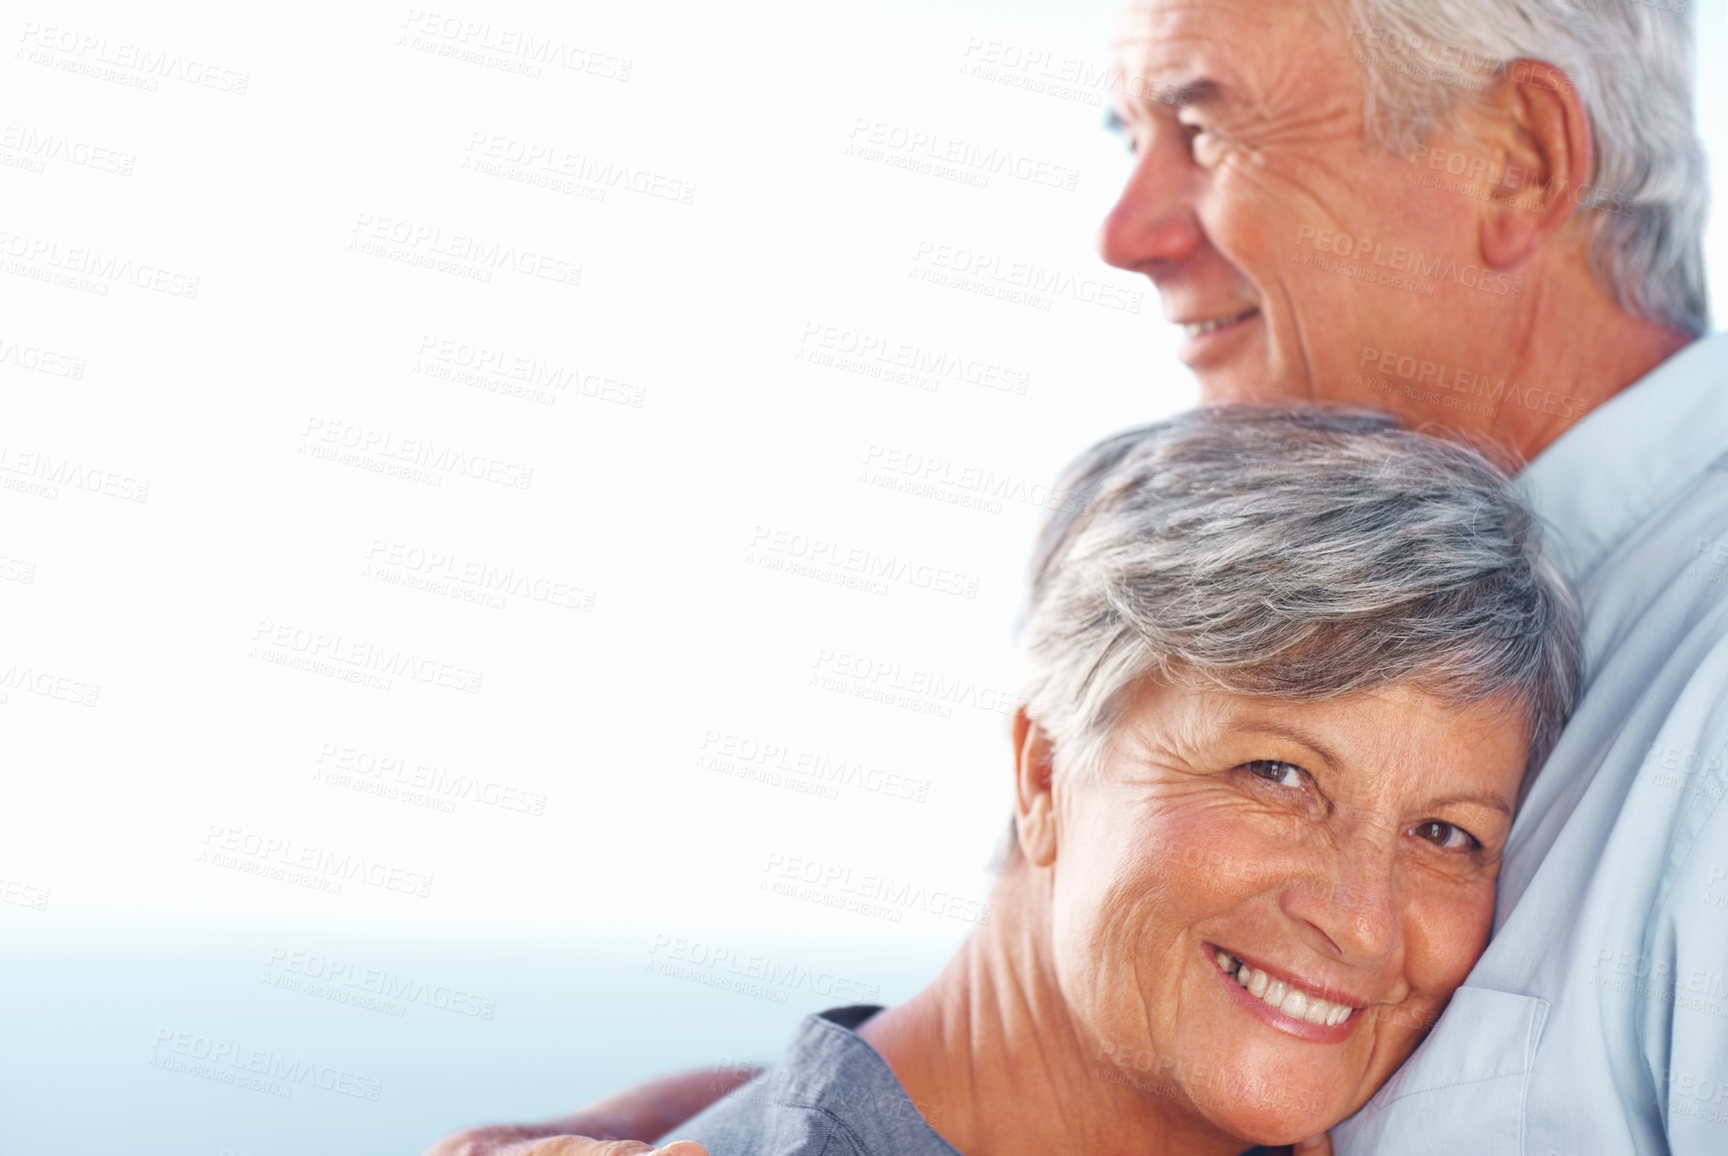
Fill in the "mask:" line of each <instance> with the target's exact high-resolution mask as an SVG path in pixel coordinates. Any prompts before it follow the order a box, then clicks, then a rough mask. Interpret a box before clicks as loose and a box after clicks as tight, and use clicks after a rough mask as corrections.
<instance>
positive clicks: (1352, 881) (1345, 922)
mask: <svg viewBox="0 0 1728 1156" xmlns="http://www.w3.org/2000/svg"><path fill="white" fill-rule="evenodd" d="M1283 902H1284V911H1285V913H1286V914H1287V915H1289V916H1290V917H1291V918H1293V919H1295V920H1297V921H1299V922H1301V923H1305V924H1307V925H1309V926H1310V927H1311V928H1312V929H1314V931H1315V932H1317V933H1318V935H1319V936H1320V937H1321V938H1323V939H1324V940H1325V942H1324V943H1323V944H1317V945H1316V946H1320V947H1322V948H1323V949H1328V950H1330V951H1331V953H1333V954H1334V955H1336V956H1337V957H1338V958H1339V959H1341V960H1343V961H1344V962H1347V963H1377V962H1379V961H1380V960H1383V959H1385V958H1386V957H1387V956H1389V955H1391V954H1392V953H1393V952H1394V951H1396V950H1397V949H1398V946H1399V944H1400V943H1401V942H1402V938H1403V923H1402V920H1401V919H1400V914H1399V880H1398V858H1397V846H1396V841H1395V839H1391V838H1380V837H1366V836H1363V837H1357V838H1352V839H1347V840H1345V841H1343V842H1342V843H1341V844H1340V845H1339V846H1338V847H1337V849H1336V850H1335V852H1334V853H1333V854H1331V855H1329V856H1327V857H1326V864H1325V866H1324V867H1323V868H1321V869H1320V870H1318V871H1316V872H1315V873H1314V874H1312V875H1310V876H1309V877H1308V878H1306V879H1303V880H1300V881H1297V882H1295V883H1293V884H1292V885H1291V886H1289V887H1287V888H1285V889H1284V900H1283Z"/></svg>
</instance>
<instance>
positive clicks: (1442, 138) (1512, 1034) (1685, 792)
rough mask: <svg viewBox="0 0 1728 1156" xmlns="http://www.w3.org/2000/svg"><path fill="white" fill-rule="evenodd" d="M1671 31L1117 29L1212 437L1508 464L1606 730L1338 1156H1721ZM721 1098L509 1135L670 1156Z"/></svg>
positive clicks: (1676, 73)
mask: <svg viewBox="0 0 1728 1156" xmlns="http://www.w3.org/2000/svg"><path fill="white" fill-rule="evenodd" d="M1676 8H1681V9H1683V8H1684V5H1683V4H1674V3H1649V2H1644V0H1588V2H1584V0H1456V2H1454V3H1448V4H1439V3H1436V2H1434V0H1279V2H1278V3H1276V4H1269V3H1266V2H1265V0H1144V2H1139V3H1133V4H1131V5H1130V6H1129V7H1128V8H1126V9H1125V10H1124V13H1123V17H1122V24H1121V27H1120V31H1119V33H1118V38H1117V42H1116V49H1115V51H1116V56H1117V64H1118V66H1119V81H1120V83H1119V85H1118V91H1117V93H1116V100H1115V106H1116V113H1115V115H1116V118H1117V120H1118V122H1119V123H1120V126H1121V128H1122V130H1123V132H1124V134H1125V135H1126V137H1127V140H1128V143H1129V145H1130V147H1131V148H1132V150H1133V152H1134V154H1135V158H1136V161H1135V166H1134V169H1133V173H1132V176H1131V177H1130V178H1129V181H1128V185H1127V187H1126V188H1125V189H1124V191H1123V194H1122V196H1121V199H1120V201H1119V203H1118V204H1117V205H1116V207H1115V208H1114V209H1113V210H1112V212H1111V213H1110V216H1109V218H1108V220H1107V221H1106V222H1105V225H1104V229H1103V236H1102V249H1103V253H1104V256H1105V258H1106V259H1107V260H1108V261H1109V262H1110V263H1111V264H1113V265H1116V266H1119V267H1121V268H1124V269H1129V270H1133V271H1136V272H1141V273H1144V274H1146V275H1147V276H1148V277H1150V278H1151V279H1152V280H1153V282H1154V283H1155V284H1156V285H1157V286H1158V289H1159V292H1160V293H1161V295H1162V297H1163V301H1164V309H1165V315H1166V317H1167V318H1168V319H1169V320H1170V321H1172V322H1174V323H1176V324H1179V325H1182V326H1183V327H1184V328H1185V330H1186V332H1187V341H1186V343H1185V344H1184V345H1183V347H1182V350H1181V357H1182V360H1183V361H1184V362H1185V363H1187V364H1188V366H1189V367H1190V368H1192V369H1193V371H1194V372H1195V374H1196V375H1197V376H1198V378H1199V381H1200V385H1201V391H1202V398H1203V401H1204V402H1206V403H1218V402H1226V401H1286V400H1290V399H1312V400H1316V401H1322V400H1323V401H1351V402H1366V403H1370V404H1375V405H1379V406H1381V407H1384V408H1387V409H1390V410H1392V411H1393V412H1395V413H1397V414H1399V415H1400V416H1401V417H1402V418H1403V419H1404V420H1405V421H1407V422H1408V423H1409V424H1411V425H1413V426H1417V427H1419V428H1424V429H1428V430H1430V431H1432V432H1435V433H1438V434H1442V435H1444V436H1452V437H1462V438H1466V439H1469V440H1471V441H1474V442H1476V443H1477V444H1489V445H1496V446H1499V447H1501V449H1502V451H1503V452H1504V453H1505V454H1506V455H1507V456H1508V458H1509V460H1510V462H1511V463H1512V464H1514V465H1521V464H1523V463H1528V465H1527V467H1526V468H1524V470H1523V474H1522V476H1523V481H1524V485H1525V487H1526V490H1527V493H1528V495H1529V497H1530V499H1531V501H1532V502H1533V503H1534V504H1535V505H1536V507H1537V508H1538V509H1539V510H1540V511H1541V512H1542V514H1543V515H1544V516H1545V517H1546V518H1547V520H1548V521H1549V523H1550V525H1551V527H1552V531H1553V534H1552V537H1553V538H1554V539H1556V540H1557V541H1556V547H1557V549H1558V551H1559V552H1560V553H1561V555H1562V556H1563V559H1564V561H1565V563H1566V565H1567V567H1568V569H1569V570H1570V571H1571V576H1572V577H1573V579H1574V580H1575V581H1576V582H1577V584H1578V587H1579V590H1580V594H1581V598H1582V604H1583V609H1584V614H1585V653H1586V659H1587V667H1588V671H1587V678H1588V683H1587V688H1586V693H1585V695H1584V698H1583V700H1582V702H1581V704H1580V707H1579V709H1578V712H1577V714H1576V715H1575V717H1574V718H1573V720H1572V722H1571V723H1570V725H1569V726H1568V727H1567V729H1566V732H1565V734H1564V735H1563V737H1562V738H1561V741H1560V743H1559V745H1558V747H1557V748H1556V749H1555V751H1554V753H1553V755H1552V757H1551V758H1550V759H1549V761H1548V762H1547V764H1546V766H1545V768H1544V769H1543V771H1542V773H1541V774H1540V775H1539V776H1538V777H1537V779H1536V781H1535V783H1534V786H1533V787H1532V789H1531V791H1530V794H1529V797H1528V800H1527V802H1526V804H1525V806H1524V809H1523V811H1522V813H1521V814H1520V816H1519V818H1518V821H1517V824H1516V826H1515V828H1514V830H1513V833H1512V836H1511V840H1510V842H1509V845H1508V849H1507V852H1506V856H1505V859H1504V865H1503V869H1502V872H1501V875H1500V881H1499V892H1498V894H1499V902H1498V908H1497V912H1496V916H1495V933H1494V937H1493V940H1492V942H1491V943H1490V944H1489V947H1488V950H1487V952H1486V954H1484V955H1483V956H1482V958H1481V960H1480V961H1479V963H1478V964H1477V965H1476V967H1475V969H1474V970H1473V971H1472V972H1471V974H1470V977H1469V979H1468V980H1467V981H1466V982H1465V984H1464V986H1463V987H1461V988H1459V989H1458V991H1457V993H1456V994H1455V996H1454V997H1453V999H1452V1002H1451V1004H1450V1006H1449V1007H1448V1008H1447V1010H1446V1012H1445V1014H1444V1015H1443V1016H1442V1018H1441V1019H1440V1021H1439V1022H1438V1024H1437V1025H1436V1026H1435V1028H1434V1030H1433V1032H1432V1033H1431V1034H1430V1035H1429V1037H1428V1039H1427V1040H1426V1041H1425V1042H1424V1043H1423V1044H1422V1045H1421V1047H1420V1048H1418V1050H1417V1051H1416V1053H1415V1054H1414V1055H1413V1056H1412V1058H1411V1059H1410V1061H1409V1062H1408V1063H1407V1064H1406V1065H1405V1066H1404V1067H1403V1068H1402V1069H1401V1070H1400V1071H1399V1072H1398V1073H1397V1074H1395V1075H1394V1076H1393V1077H1392V1079H1391V1080H1390V1081H1389V1082H1388V1083H1387V1084H1386V1086H1385V1087H1384V1088H1383V1089H1382V1090H1381V1091H1380V1093H1379V1094H1377V1095H1376V1096H1375V1097H1374V1098H1373V1099H1372V1100H1371V1101H1370V1102H1369V1103H1368V1105H1367V1106H1366V1107H1365V1108H1363V1109H1362V1110H1361V1111H1360V1112H1359V1113H1358V1114H1357V1115H1356V1116H1355V1117H1353V1118H1352V1119H1351V1120H1349V1121H1347V1122H1346V1123H1345V1124H1343V1125H1341V1126H1340V1127H1339V1128H1338V1129H1337V1130H1336V1131H1335V1132H1334V1136H1333V1140H1334V1142H1335V1143H1336V1146H1337V1149H1338V1151H1339V1152H1341V1153H1398V1154H1400V1156H1418V1154H1422V1153H1447V1154H1456V1153H1463V1152H1468V1153H1472V1154H1477V1153H1498V1152H1506V1153H1528V1154H1531V1156H1559V1154H1565V1156H1573V1154H1583V1153H1600V1152H1640V1153H1658V1152H1674V1153H1684V1154H1693V1153H1697V1154H1705V1153H1709V1154H1713V1156H1719V1154H1720V1153H1723V1152H1728V979H1725V977H1728V809H1724V808H1723V806H1722V805H1721V803H1722V798H1723V796H1724V795H1725V794H1728V701H1725V700H1728V345H1724V343H1723V341H1722V339H1720V338H1710V339H1704V340H1700V339H1699V335H1700V334H1701V333H1702V332H1703V330H1704V329H1705V326H1706V303H1705V296H1704V289H1703V261H1702V252H1701V235H1702V232H1703V222H1704V213H1705V202H1706V196H1705V189H1704V178H1703V162H1702V157H1701V150H1700V146H1699V144H1698V141H1697V140H1696V138H1695V134H1694V130H1693V126H1692V94H1691V83H1690V81H1691V72H1692V47H1691V32H1690V26H1689V21H1688V18H1687V17H1686V16H1684V15H1679V14H1676V12H1675V11H1674V10H1675V9H1676ZM723 1090H725V1087H724V1086H723V1085H721V1084H717V1083H710V1082H701V1083H697V1084H692V1083H690V1082H686V1083H684V1084H679V1085H674V1086H673V1088H672V1090H670V1091H668V1090H667V1089H666V1088H661V1089H658V1090H654V1089H647V1090H644V1092H643V1093H638V1096H642V1097H644V1098H642V1099H638V1100H637V1101H634V1102H632V1103H628V1104H625V1105H623V1106H622V1107H623V1109H624V1110H623V1111H622V1112H620V1110H619V1109H620V1105H619V1104H618V1103H613V1104H612V1105H610V1106H609V1107H607V1108H606V1110H603V1111H600V1112H598V1113H593V1114H588V1115H584V1116H580V1117H576V1118H574V1119H572V1120H569V1121H564V1122H562V1124H561V1125H552V1126H548V1128H547V1129H539V1130H534V1131H532V1132H515V1133H514V1134H513V1135H514V1137H515V1138H518V1139H520V1138H523V1137H525V1136H529V1135H536V1136H545V1135H551V1134H553V1133H554V1132H556V1131H558V1130H560V1128H562V1130H564V1131H567V1132H582V1131H586V1132H587V1134H591V1135H592V1134H611V1135H634V1136H638V1137H642V1138H647V1139H651V1138H652V1137H654V1136H656V1135H659V1134H661V1133H662V1132H663V1131H665V1130H666V1129H667V1128H669V1127H671V1126H672V1125H673V1124H674V1123H676V1122H677V1121H678V1120H679V1119H681V1118H682V1114H683V1113H685V1112H687V1111H689V1110H691V1108H692V1107H693V1105H692V1103H691V1102H690V1101H689V1099H680V1096H687V1097H688V1096H693V1097H694V1098H695V1099H707V1098H711V1097H712V1096H714V1095H717V1094H718V1093H719V1092H720V1091H723ZM608 1113H610V1114H608ZM500 1138H501V1137H500V1136H499V1134H498V1133H485V1132H482V1133H473V1134H469V1135H467V1136H465V1137H460V1138H455V1139H453V1140H452V1141H447V1142H446V1145H447V1146H445V1147H441V1149H440V1151H447V1152H459V1151H468V1152H475V1153H478V1152H485V1151H494V1150H499V1149H498V1148H497V1147H496V1146H495V1141H496V1140H498V1139H500ZM548 1145H554V1146H548ZM530 1150H531V1151H533V1152H535V1153H541V1152H545V1153H553V1152H557V1153H569V1154H571V1156H575V1154H577V1153H583V1152H588V1151H604V1150H605V1149H604V1148H603V1147H599V1148H594V1149H589V1148H587V1147H586V1146H584V1145H581V1144H579V1143H578V1142H574V1141H544V1142H542V1143H541V1144H539V1145H537V1146H533V1147H532V1148H528V1147H522V1148H516V1149H513V1151H530ZM622 1150H623V1149H620V1151H622ZM629 1150H631V1151H639V1150H642V1149H637V1148H634V1147H632V1148H631V1149H629Z"/></svg>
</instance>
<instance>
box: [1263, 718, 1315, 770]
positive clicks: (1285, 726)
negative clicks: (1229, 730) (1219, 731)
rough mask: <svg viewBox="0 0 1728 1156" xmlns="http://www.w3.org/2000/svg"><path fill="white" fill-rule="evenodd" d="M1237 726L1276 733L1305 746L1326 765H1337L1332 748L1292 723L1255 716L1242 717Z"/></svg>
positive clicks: (1264, 732) (1271, 733)
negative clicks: (1252, 717)
mask: <svg viewBox="0 0 1728 1156" xmlns="http://www.w3.org/2000/svg"><path fill="white" fill-rule="evenodd" d="M1238 726H1239V727H1240V728H1241V729H1243V730H1247V731H1259V732H1261V733H1262V734H1269V735H1277V736H1278V737H1279V738H1281V739H1288V740H1289V741H1291V742H1293V743H1297V744H1299V745H1301V746H1305V747H1307V748H1308V749H1309V750H1311V751H1313V752H1314V753H1315V754H1317V755H1319V756H1320V758H1321V759H1322V760H1323V761H1324V762H1325V763H1326V764H1327V765H1328V766H1333V767H1335V766H1337V765H1338V756H1337V755H1336V754H1334V753H1333V752H1332V748H1330V747H1328V746H1327V745H1326V744H1325V743H1323V742H1321V741H1320V740H1319V739H1318V738H1315V737H1314V735H1312V734H1310V733H1309V732H1308V731H1305V730H1303V729H1302V728H1301V727H1299V726H1296V725H1295V724H1294V723H1286V722H1281V721H1278V720H1276V719H1258V718H1257V719H1244V720H1242V721H1241V722H1240V723H1239V724H1238Z"/></svg>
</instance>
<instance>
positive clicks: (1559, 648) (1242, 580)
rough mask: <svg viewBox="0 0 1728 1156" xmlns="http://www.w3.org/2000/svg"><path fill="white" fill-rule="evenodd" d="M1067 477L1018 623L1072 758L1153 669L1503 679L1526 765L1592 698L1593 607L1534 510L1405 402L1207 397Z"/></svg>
mask: <svg viewBox="0 0 1728 1156" xmlns="http://www.w3.org/2000/svg"><path fill="white" fill-rule="evenodd" d="M1062 492H1063V493H1065V494H1066V495H1067V496H1068V501H1067V502H1066V503H1065V504H1063V506H1062V507H1061V508H1060V509H1058V510H1056V511H1055V512H1054V513H1053V514H1052V516H1051V518H1050V520H1049V522H1048V523H1047V524H1046V525H1045V527H1044V531H1043V533H1042V535H1041V536H1040V539H1039V542H1038V548H1037V551H1036V554H1035V557H1034V560H1033V567H1032V595H1031V602H1030V606H1029V608H1028V613H1027V617H1026V620H1025V622H1024V624H1023V628H1022V630H1023V636H1024V641H1025V644H1026V649H1027V652H1028V656H1029V658H1030V660H1031V668H1032V678H1031V682H1030V685H1029V687H1028V688H1027V692H1026V696H1025V701H1026V704H1027V705H1026V710H1027V714H1028V715H1029V716H1030V717H1031V718H1032V719H1033V720H1034V721H1036V722H1037V723H1038V724H1039V725H1040V726H1042V727H1043V728H1044V730H1045V731H1046V733H1048V734H1049V735H1050V737H1051V740H1052V742H1053V744H1054V747H1055V752H1056V753H1055V766H1056V771H1057V773H1058V774H1063V775H1066V774H1069V773H1072V771H1073V770H1079V771H1081V772H1086V771H1090V770H1092V769H1094V768H1095V767H1096V766H1097V764H1098V760H1099V758H1100V756H1101V754H1102V752H1103V750H1104V747H1105V744H1106V742H1107V740H1108V738H1109V734H1110V731H1111V729H1112V727H1113V726H1114V724H1115V722H1116V720H1117V719H1118V718H1119V716H1120V713H1121V711H1122V709H1123V707H1124V706H1125V705H1126V703H1127V701H1128V699H1129V697H1130V694H1131V692H1132V691H1133V689H1134V688H1135V687H1136V686H1137V685H1138V684H1139V683H1140V682H1141V680H1143V679H1146V678H1155V679H1163V680H1170V681H1173V682H1176V683H1180V684H1182V685H1193V686H1200V687H1208V688H1216V689H1221V690H1225V691H1228V692H1232V693H1236V694H1244V695H1254V696H1269V697H1275V698H1280V699H1285V700H1294V701H1318V700H1324V699H1332V698H1338V697H1342V696H1345V695H1350V694H1356V693H1360V692H1366V691H1371V690H1374V689H1377V688H1380V687H1385V686H1388V685H1391V684H1393V683H1405V684H1407V685H1413V686H1415V687H1418V688H1419V689H1422V690H1424V691H1426V692H1428V693H1430V694H1432V695H1434V696H1435V697H1437V698H1439V699H1441V700H1442V701H1444V702H1447V703H1449V704H1452V705H1454V706H1465V705H1469V704H1473V703H1478V702H1483V701H1487V700H1495V699H1498V700H1500V701H1502V702H1504V703H1506V704H1507V706H1508V709H1510V710H1512V711H1516V710H1518V709H1520V708H1522V710H1523V711H1524V712H1525V713H1526V715H1527V717H1528V720H1529V723H1530V755H1529V762H1528V764H1527V766H1528V769H1529V770H1534V769H1535V768H1537V767H1539V766H1540V765H1541V763H1542V761H1543V760H1544V759H1545V758H1546V757H1547V755H1548V752H1549V751H1550V750H1551V749H1552V748H1553V746H1554V743H1555V741H1556V740H1557V739H1558V738H1559V735H1560V729H1561V727H1562V726H1563V725H1564V723H1565V721H1566V718H1567V716H1568V714H1570V712H1571V709H1572V706H1573V704H1574V701H1575V700H1576V698H1577V695H1578V692H1579V684H1580V681H1581V674H1580V645H1579V636H1578V614H1577V609H1576V606H1575V604H1574V602H1573V598H1572V595H1571V592H1570V591H1569V590H1568V589H1567V587H1566V584H1565V583H1564V581H1563V580H1562V579H1561V577H1560V575H1559V572H1558V571H1557V570H1556V568H1555V566H1554V565H1553V563H1552V562H1551V561H1550V560H1549V559H1548V557H1547V556H1546V555H1545V554H1543V553H1542V550H1541V546H1540V542H1539V531H1538V526H1537V522H1536V518H1535V516H1534V515H1533V514H1532V513H1531V512H1530V511H1529V510H1528V509H1527V508H1526V507H1525V506H1524V505H1523V504H1522V503H1521V502H1520V500H1519V498H1518V496H1517V494H1516V492H1515V490H1514V488H1513V483H1512V482H1511V481H1510V480H1509V479H1508V478H1507V477H1506V475H1505V474H1503V473H1502V472H1501V471H1500V470H1499V469H1497V468H1496V467H1495V466H1494V465H1492V464H1491V463H1490V462H1489V461H1488V460H1487V459H1486V458H1484V457H1482V456H1481V455H1480V454H1478V453H1476V452H1475V451H1474V450H1471V449H1469V448H1467V447H1465V446H1461V445H1456V444H1453V443H1451V442H1445V441H1441V440H1439V439H1437V438H1431V437H1428V436H1426V435H1423V434H1418V433H1414V432H1412V431H1409V430H1405V429H1403V428H1400V427H1399V426H1398V425H1397V424H1396V422H1395V421H1394V420H1393V419H1392V418H1391V417H1390V416H1389V415H1386V414H1383V413H1379V412H1377V411H1373V410H1363V409H1344V408H1328V407H1320V406H1312V405H1306V406H1258V405H1256V406H1213V407H1207V408H1203V409H1199V410H1196V411H1193V412H1190V413H1186V414H1183V415H1181V416H1179V417H1175V418H1172V419H1170V420H1167V421H1163V422H1159V423H1157V424H1155V425H1149V426H1144V427H1142V428H1139V429H1132V430H1129V431H1127V432H1125V433H1121V434H1117V435H1116V436H1115V437H1112V438H1109V439H1106V440H1105V441H1102V442H1100V443H1099V444H1097V445H1096V446H1093V447H1092V448H1091V449H1090V450H1088V451H1087V452H1086V453H1085V454H1084V455H1082V456H1081V457H1080V459H1079V460H1078V461H1076V462H1075V463H1074V464H1073V465H1072V466H1070V467H1069V469H1068V471H1067V473H1066V476H1065V477H1064V479H1063V488H1062ZM1529 778H1530V775H1529V774H1528V773H1527V774H1526V782H1528V781H1529Z"/></svg>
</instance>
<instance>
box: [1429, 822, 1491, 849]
mask: <svg viewBox="0 0 1728 1156" xmlns="http://www.w3.org/2000/svg"><path fill="white" fill-rule="evenodd" d="M1411 834H1413V835H1415V836H1416V837H1417V838H1418V839H1426V840H1427V841H1428V842H1430V843H1432V844H1434V845H1435V846H1436V847H1439V848H1440V849H1441V850H1443V851H1474V850H1476V848H1478V847H1480V846H1482V844H1481V842H1480V841H1478V840H1477V838H1476V836H1474V835H1472V834H1471V833H1470V832H1468V831H1466V830H1465V829H1464V828H1462V827H1459V826H1457V825H1455V824H1452V823H1443V822H1441V821H1440V820H1439V819H1428V820H1425V821H1423V822H1421V823H1418V824H1416V827H1415V829H1414V830H1413V831H1412V832H1411Z"/></svg>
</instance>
